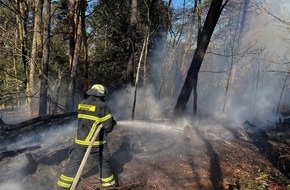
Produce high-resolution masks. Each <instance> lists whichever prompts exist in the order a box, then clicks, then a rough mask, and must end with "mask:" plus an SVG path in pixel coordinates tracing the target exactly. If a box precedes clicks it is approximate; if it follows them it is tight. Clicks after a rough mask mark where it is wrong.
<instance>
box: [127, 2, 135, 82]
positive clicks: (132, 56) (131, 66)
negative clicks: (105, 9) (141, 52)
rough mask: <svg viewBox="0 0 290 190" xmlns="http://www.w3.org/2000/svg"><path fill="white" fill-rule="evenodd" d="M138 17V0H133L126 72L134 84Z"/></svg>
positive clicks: (129, 80)
mask: <svg viewBox="0 0 290 190" xmlns="http://www.w3.org/2000/svg"><path fill="white" fill-rule="evenodd" d="M137 17H138V2H137V0H132V3H131V18H130V26H129V29H128V32H129V35H130V41H129V50H128V52H129V56H130V57H129V61H128V64H127V72H126V73H127V79H128V82H130V83H131V85H134V68H135V53H136V28H137Z"/></svg>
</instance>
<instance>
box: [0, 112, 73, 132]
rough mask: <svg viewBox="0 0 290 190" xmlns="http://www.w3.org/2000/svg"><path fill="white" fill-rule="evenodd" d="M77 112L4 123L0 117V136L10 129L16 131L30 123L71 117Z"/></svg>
mask: <svg viewBox="0 0 290 190" xmlns="http://www.w3.org/2000/svg"><path fill="white" fill-rule="evenodd" d="M76 115H77V112H70V113H64V114H58V115H44V116H39V117H35V118H32V119H29V120H27V121H23V122H21V123H17V124H6V123H5V122H4V121H3V120H2V118H0V136H1V135H3V134H7V133H9V132H11V131H16V130H19V129H22V128H25V127H28V126H31V125H35V124H38V123H41V122H48V121H51V120H54V119H61V118H66V117H73V116H76Z"/></svg>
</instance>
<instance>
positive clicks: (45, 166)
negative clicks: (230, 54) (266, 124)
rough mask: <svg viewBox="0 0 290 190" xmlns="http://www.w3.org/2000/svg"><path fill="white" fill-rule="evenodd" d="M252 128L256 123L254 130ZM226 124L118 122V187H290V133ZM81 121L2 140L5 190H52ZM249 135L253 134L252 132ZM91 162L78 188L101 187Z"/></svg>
mask: <svg viewBox="0 0 290 190" xmlns="http://www.w3.org/2000/svg"><path fill="white" fill-rule="evenodd" d="M253 126H254V125H253ZM253 126H252V125H251V124H248V125H245V126H237V125H236V124H233V123H231V122H228V121H225V120H220V119H213V118H211V119H206V120H200V121H195V122H188V123H186V122H180V123H178V124H174V125H173V123H170V122H161V121H151V122H146V121H119V122H118V126H117V127H116V128H115V130H114V131H113V132H112V133H111V134H110V135H109V147H110V148H111V151H112V167H113V171H114V174H115V176H116V177H117V180H118V182H119V183H120V184H128V183H132V182H141V181H142V182H144V183H143V184H142V186H139V187H136V188H134V189H142V190H147V189H148V190H149V189H150V190H151V189H159V190H163V189H164V190H165V189H166V190H171V189H172V190H178V189H180V190H183V189H186V190H187V189H188V190H202V189H204V190H207V189H208V190H222V189H227V190H230V189H243V190H247V189H253V190H257V189H261V190H262V189H268V190H278V189H281V190H282V189H283V190H284V189H285V190H286V189H290V185H289V184H290V146H289V145H290V127H289V125H288V124H283V125H282V124H280V125H279V126H278V127H277V126H273V128H272V129H271V130H267V131H264V130H263V131H261V130H255V131H253V130H252V131H251V130H248V127H253ZM74 127H75V121H74V122H72V121H58V122H57V123H45V124H41V125H39V126H36V128H35V130H30V131H23V132H22V133H21V134H14V135H11V136H10V137H9V138H5V139H1V141H2V142H1V147H0V150H1V151H0V162H1V165H0V173H1V176H0V189H1V190H6V189H7V190H8V189H9V190H10V189H13V190H26V189H30V190H39V189H41V190H51V189H52V188H53V187H54V185H55V182H56V180H57V178H58V176H59V175H60V174H61V172H62V170H63V168H64V166H65V164H66V163H67V161H68V151H69V149H70V146H71V142H72V140H73V137H74V133H75V128H74ZM249 131H251V132H249ZM95 164H96V161H95V160H92V159H89V160H88V163H87V165H86V167H85V170H84V172H83V176H82V179H81V181H80V183H79V185H78V186H77V189H78V190H81V189H82V190H85V189H87V190H91V189H94V187H95V186H96V185H97V181H98V174H97V173H98V168H97V167H95Z"/></svg>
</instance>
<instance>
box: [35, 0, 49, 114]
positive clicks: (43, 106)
mask: <svg viewBox="0 0 290 190" xmlns="http://www.w3.org/2000/svg"><path fill="white" fill-rule="evenodd" d="M50 6H51V4H50V0H44V4H43V8H44V10H43V36H44V37H43V57H42V68H41V71H42V73H41V82H40V99H39V111H38V115H39V116H43V115H45V114H46V111H47V87H48V80H47V79H48V64H49V51H50Z"/></svg>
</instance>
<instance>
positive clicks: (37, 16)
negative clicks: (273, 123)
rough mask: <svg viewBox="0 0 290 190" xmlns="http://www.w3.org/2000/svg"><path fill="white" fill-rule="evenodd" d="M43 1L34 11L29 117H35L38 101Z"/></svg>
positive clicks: (37, 2)
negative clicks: (36, 96) (37, 79)
mask: <svg viewBox="0 0 290 190" xmlns="http://www.w3.org/2000/svg"><path fill="white" fill-rule="evenodd" d="M42 3H43V2H42V0H38V1H36V2H35V5H34V6H35V11H34V28H33V40H32V47H31V56H30V64H29V65H30V70H29V82H28V89H27V92H28V106H29V108H28V109H29V110H28V113H29V115H34V110H33V109H35V107H36V106H35V105H36V104H35V103H36V100H35V98H34V96H35V95H36V93H37V89H36V88H37V87H36V81H35V79H36V78H35V75H36V69H35V68H36V65H37V62H38V60H39V52H40V50H41V47H42V38H41V36H42V35H41V17H42Z"/></svg>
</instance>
